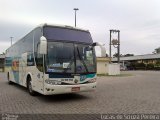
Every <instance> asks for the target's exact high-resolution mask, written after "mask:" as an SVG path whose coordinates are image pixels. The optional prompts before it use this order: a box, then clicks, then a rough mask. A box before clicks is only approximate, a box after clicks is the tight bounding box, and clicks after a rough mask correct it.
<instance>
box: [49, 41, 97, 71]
mask: <svg viewBox="0 0 160 120" xmlns="http://www.w3.org/2000/svg"><path fill="white" fill-rule="evenodd" d="M46 59H47V64H46V65H47V66H46V67H47V72H52V73H95V72H96V62H95V51H94V49H93V47H91V46H89V45H84V44H75V43H65V42H48V54H47V58H46Z"/></svg>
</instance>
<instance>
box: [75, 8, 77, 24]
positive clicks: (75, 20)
mask: <svg viewBox="0 0 160 120" xmlns="http://www.w3.org/2000/svg"><path fill="white" fill-rule="evenodd" d="M76 13H77V12H76V10H75V27H76V17H77V16H76Z"/></svg>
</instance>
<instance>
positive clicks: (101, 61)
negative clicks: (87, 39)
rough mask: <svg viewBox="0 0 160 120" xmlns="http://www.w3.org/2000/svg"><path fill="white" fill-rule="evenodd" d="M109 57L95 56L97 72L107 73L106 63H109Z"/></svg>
mask: <svg viewBox="0 0 160 120" xmlns="http://www.w3.org/2000/svg"><path fill="white" fill-rule="evenodd" d="M109 60H110V59H109V58H106V57H105V58H104V57H103V58H102V57H98V58H97V74H108V71H107V64H108V63H109Z"/></svg>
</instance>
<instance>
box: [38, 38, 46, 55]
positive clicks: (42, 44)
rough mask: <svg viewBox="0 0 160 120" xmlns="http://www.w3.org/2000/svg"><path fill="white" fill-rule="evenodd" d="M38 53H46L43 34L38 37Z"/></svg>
mask: <svg viewBox="0 0 160 120" xmlns="http://www.w3.org/2000/svg"><path fill="white" fill-rule="evenodd" d="M39 53H40V54H43V55H46V54H47V39H46V38H45V37H44V36H42V37H40V45H39Z"/></svg>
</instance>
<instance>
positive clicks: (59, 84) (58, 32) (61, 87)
mask: <svg viewBox="0 0 160 120" xmlns="http://www.w3.org/2000/svg"><path fill="white" fill-rule="evenodd" d="M96 45H99V44H98V43H93V40H92V38H91V35H90V32H89V31H88V30H83V29H78V28H75V27H71V26H60V25H49V24H43V25H40V26H38V27H36V28H35V29H34V30H32V31H31V32H30V33H28V34H27V35H26V36H25V37H23V38H22V39H21V40H19V41H18V42H16V43H15V44H13V45H12V46H11V47H10V48H8V49H7V50H6V57H5V70H6V72H7V77H8V82H9V83H12V82H14V83H17V84H19V85H22V86H24V87H26V88H27V89H28V91H29V93H30V94H31V95H35V93H36V92H38V93H41V94H43V95H52V94H62V93H72V92H82V91H92V90H95V88H96V56H95V49H94V47H95V46H96ZM101 48H102V51H101V52H102V56H104V55H105V50H104V49H103V47H102V46H101Z"/></svg>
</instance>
